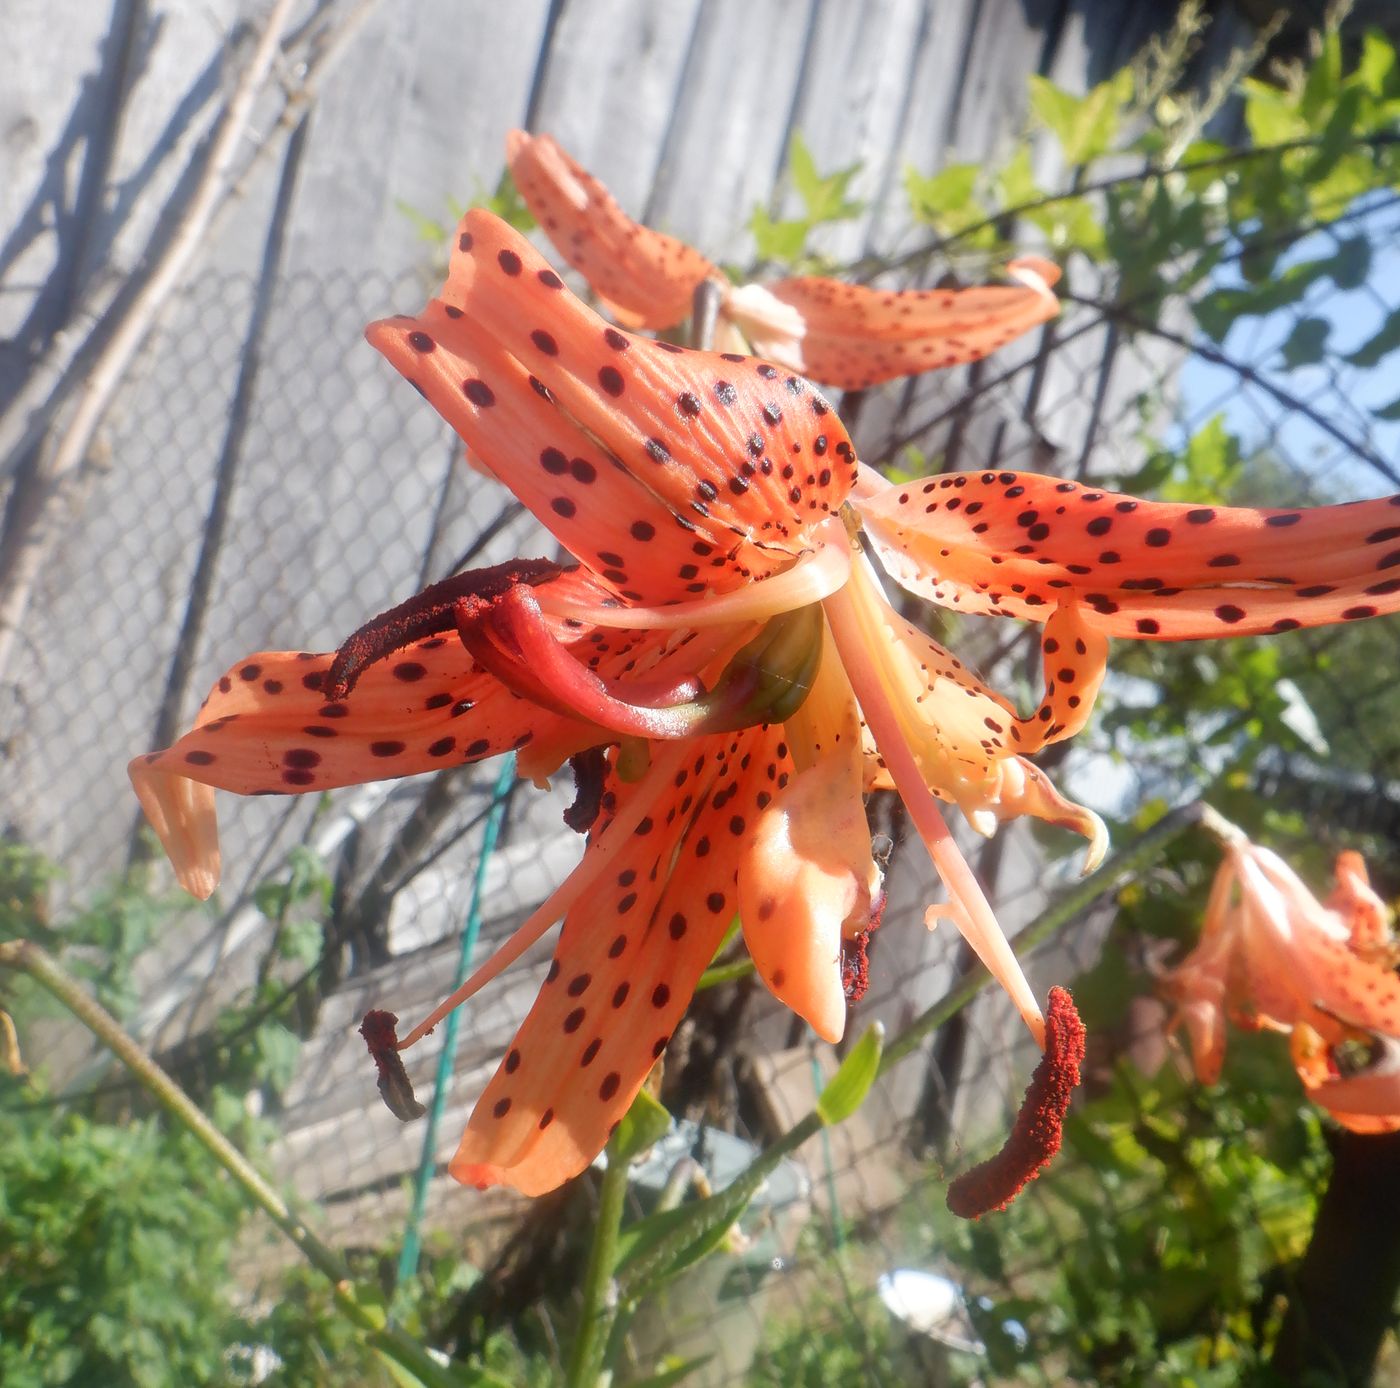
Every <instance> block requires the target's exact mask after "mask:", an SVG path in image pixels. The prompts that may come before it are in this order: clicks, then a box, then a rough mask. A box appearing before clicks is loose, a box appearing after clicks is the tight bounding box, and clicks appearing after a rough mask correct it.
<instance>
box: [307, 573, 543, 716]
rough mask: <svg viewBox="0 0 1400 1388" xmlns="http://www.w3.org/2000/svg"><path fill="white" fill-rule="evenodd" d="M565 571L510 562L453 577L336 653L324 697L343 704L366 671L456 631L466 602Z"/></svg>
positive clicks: (373, 622) (377, 620)
mask: <svg viewBox="0 0 1400 1388" xmlns="http://www.w3.org/2000/svg"><path fill="white" fill-rule="evenodd" d="M561 573H563V569H561V568H560V567H559V565H558V564H554V563H551V562H550V561H549V560H548V559H512V560H509V561H508V562H506V563H504V564H493V565H491V567H490V568H486V569H471V570H469V571H468V572H466V573H462V574H453V575H452V577H451V578H444V579H443V580H442V582H441V583H434V584H431V585H430V586H429V587H427V588H425V589H423V591H422V592H421V593H419V594H417V595H416V596H414V597H411V598H409V599H408V600H407V601H406V602H401V603H400V604H399V605H398V606H397V607H391V608H390V609H389V610H388V611H387V612H381V613H380V614H379V616H377V617H373V618H371V619H370V620H369V621H368V622H366V623H365V624H364V626H362V627H361V628H360V629H359V630H358V631H357V632H355V633H354V634H353V635H352V636H351V637H350V638H349V639H348V640H347V641H345V642H344V644H343V645H342V646H341V647H340V649H339V650H338V651H337V652H336V655H335V660H334V661H332V663H331V668H330V669H329V670H327V671H326V679H325V683H324V684H323V685H322V689H321V692H322V693H323V694H324V695H325V697H326V698H327V699H343V698H344V697H345V696H346V695H347V694H348V693H349V692H350V691H351V690H352V689H354V687H355V684H356V681H358V679H359V678H360V676H361V675H362V674H364V672H365V670H366V668H367V667H368V666H370V665H373V664H374V663H375V661H377V660H383V659H385V658H386V657H387V656H391V655H393V653H394V652H395V651H399V650H402V649H403V648H404V647H405V646H407V645H409V644H410V643H411V642H414V641H421V640H423V639H424V638H425V637H429V636H442V635H444V634H445V633H447V632H453V631H456V630H457V605H458V603H460V602H462V601H463V600H464V599H467V598H477V599H487V600H489V599H491V598H497V597H500V595H501V594H502V593H504V592H506V591H508V590H509V589H510V588H513V587H514V586H515V585H516V584H517V583H528V584H535V583H547V582H548V581H549V580H550V579H551V578H557V577H558V576H559V575H560V574H561Z"/></svg>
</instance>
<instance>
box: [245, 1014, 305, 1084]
mask: <svg viewBox="0 0 1400 1388" xmlns="http://www.w3.org/2000/svg"><path fill="white" fill-rule="evenodd" d="M256 1043H257V1054H258V1063H257V1075H258V1078H260V1079H262V1080H265V1081H266V1082H267V1083H268V1084H269V1085H271V1086H272V1088H273V1089H275V1090H277V1091H278V1092H279V1093H280V1092H281V1091H282V1090H284V1089H285V1088H286V1087H287V1086H288V1085H289V1084H291V1082H292V1076H293V1075H294V1074H295V1073H296V1067H297V1060H298V1058H299V1057H300V1056H301V1038H300V1037H299V1036H297V1034H296V1033H295V1032H292V1031H288V1029H287V1028H286V1027H284V1026H283V1025H282V1024H281V1023H280V1022H264V1023H263V1024H262V1025H261V1026H260V1027H259V1028H258V1029H257V1032H256Z"/></svg>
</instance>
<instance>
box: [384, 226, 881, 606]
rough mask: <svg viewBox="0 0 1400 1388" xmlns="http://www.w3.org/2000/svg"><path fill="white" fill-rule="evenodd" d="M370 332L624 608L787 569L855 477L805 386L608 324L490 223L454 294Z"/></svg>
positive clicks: (518, 241)
mask: <svg viewBox="0 0 1400 1388" xmlns="http://www.w3.org/2000/svg"><path fill="white" fill-rule="evenodd" d="M368 336H369V339H370V341H371V342H372V343H373V344H374V346H376V347H377V348H378V349H379V350H380V351H381V352H383V353H384V354H385V355H386V356H387V357H388V358H389V360H390V361H391V362H393V364H394V365H395V366H396V367H398V369H399V370H400V371H401V372H403V374H404V375H405V376H406V377H407V378H408V379H409V380H410V381H412V382H413V383H414V384H415V385H416V386H417V387H418V388H419V389H420V390H421V391H422V392H423V393H424V394H425V395H426V396H427V398H428V400H429V401H430V402H431V403H432V404H433V406H434V407H435V408H436V409H437V410H438V412H439V413H440V414H441V415H442V416H443V417H444V418H445V419H446V420H447V421H448V422H449V423H450V424H451V425H452V426H453V428H454V429H456V430H457V432H458V433H459V434H460V435H461V437H462V438H463V439H464V440H465V441H466V442H467V444H468V445H469V447H470V448H471V450H472V452H473V453H474V455H475V456H476V458H477V459H478V460H479V461H480V462H481V463H482V464H483V465H484V466H485V467H487V468H488V469H489V470H490V471H491V472H492V473H493V475H495V476H496V477H498V478H499V479H500V480H501V481H502V482H503V483H504V484H505V485H506V486H508V487H509V488H510V489H511V490H512V491H513V492H514V493H515V494H516V496H518V497H519V498H520V499H521V501H523V502H524V503H525V504H526V505H527V506H528V507H529V508H530V509H531V510H532V511H533V512H534V513H535V514H536V515H537V516H538V517H539V518H540V520H541V521H543V523H544V524H545V525H547V526H549V528H550V529H551V530H552V531H553V532H554V534H555V535H556V536H557V537H558V538H559V540H560V541H561V542H562V543H563V544H564V545H566V546H567V547H568V548H569V549H570V550H571V551H572V552H573V553H574V554H576V555H577V556H578V557H579V558H580V559H581V560H582V561H583V562H584V563H586V564H589V565H590V566H591V567H593V568H594V569H595V570H596V571H597V572H598V573H600V574H601V575H602V576H603V577H604V578H606V579H607V580H608V582H609V583H611V584H613V585H614V586H615V587H616V588H617V589H618V590H619V591H621V593H622V595H623V597H625V598H627V599H628V600H629V601H635V602H642V601H646V602H661V601H667V600H683V599H686V598H694V597H695V596H696V595H697V594H699V593H703V592H706V591H709V590H714V591H725V590H726V589H727V588H733V587H735V586H738V585H739V584H742V583H744V582H747V581H748V580H749V579H751V578H757V577H763V576H765V575H767V574H769V573H772V572H774V571H776V570H777V569H780V568H782V567H784V566H786V565H787V564H789V563H790V562H791V561H792V559H793V558H795V557H796V556H797V555H799V554H800V553H802V551H803V549H804V548H805V547H806V545H807V531H808V530H809V528H810V527H812V526H813V525H815V524H816V523H818V522H819V521H821V520H822V519H824V518H825V517H826V516H828V515H829V514H831V513H832V512H833V511H835V510H836V509H837V508H838V507H839V506H840V504H841V502H842V500H843V499H844V498H845V496H846V494H847V492H848V491H849V489H850V487H851V484H852V482H853V481H854V478H855V467H856V464H855V455H854V452H853V451H852V448H851V445H850V441H849V439H848V438H847V437H846V433H845V430H844V429H843V428H842V427H841V425H840V423H839V422H838V421H837V419H836V416H835V415H834V414H833V413H832V412H831V410H830V407H829V406H828V405H827V403H826V402H825V401H824V400H823V399H822V398H821V396H820V395H818V394H817V393H816V392H815V391H814V390H813V389H812V388H811V387H810V386H809V385H808V384H807V382H806V381H804V380H802V379H801V378H800V377H798V376H794V375H792V374H790V373H783V372H780V371H779V370H778V368H776V367H774V366H771V365H769V364H768V363H766V362H759V361H754V360H752V359H750V358H746V357H738V356H732V355H731V356H729V357H726V356H721V355H716V354H713V353H703V352H688V351H686V350H685V349H683V348H679V347H673V346H671V345H670V344H667V343H657V342H653V341H651V340H650V339H647V338H641V337H634V336H631V335H629V334H627V333H623V332H620V331H619V330H618V329H616V328H613V327H610V326H608V325H607V324H606V323H605V322H603V320H602V319H600V318H599V317H598V316H597V315H596V314H594V313H593V312H592V311H591V310H590V309H588V308H587V307H586V306H585V305H584V304H582V303H581V302H580V301H579V300H578V299H576V298H575V297H574V296H573V295H572V294H570V293H569V292H568V290H567V289H566V288H565V287H564V285H563V282H562V281H561V280H560V279H559V277H558V275H556V274H555V273H554V271H553V270H551V269H550V268H549V266H548V265H547V264H546V263H545V262H544V261H543V260H542V259H541V258H540V257H539V256H538V255H537V254H536V252H535V251H534V250H533V248H532V247H531V246H530V244H529V242H527V241H525V240H524V239H523V238H522V237H520V236H519V235H518V234H517V233H516V232H514V231H512V230H511V228H510V227H508V226H507V225H506V224H505V223H504V222H502V221H500V219H499V218H496V217H493V216H492V215H491V214H490V213H488V212H483V211H474V212H469V213H468V214H467V216H466V217H465V218H464V219H463V221H462V224H461V228H460V231H459V235H458V242H457V250H456V251H455V252H454V254H453V257H452V263H451V268H450V271H449V275H448V280H447V284H446V285H445V286H444V288H443V294H442V298H440V299H435V300H433V301H432V302H431V303H430V304H429V305H428V307H427V308H426V309H425V310H424V311H423V312H422V314H420V315H419V316H418V317H417V318H407V317H404V318H392V319H386V320H384V321H381V322H379V323H375V324H372V325H371V327H370V329H369V332H368ZM678 528H679V529H680V530H682V531H684V532H685V535H683V536H677V533H676V532H677V529H678Z"/></svg>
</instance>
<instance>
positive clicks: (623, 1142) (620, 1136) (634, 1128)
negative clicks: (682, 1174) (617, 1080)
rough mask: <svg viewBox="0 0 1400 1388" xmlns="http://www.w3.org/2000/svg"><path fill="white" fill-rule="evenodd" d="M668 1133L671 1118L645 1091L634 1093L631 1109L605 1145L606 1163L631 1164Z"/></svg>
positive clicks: (640, 1090)
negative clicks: (607, 1161)
mask: <svg viewBox="0 0 1400 1388" xmlns="http://www.w3.org/2000/svg"><path fill="white" fill-rule="evenodd" d="M670 1130H671V1115H670V1114H669V1113H668V1112H667V1111H666V1109H665V1107H664V1106H663V1105H662V1104H661V1103H660V1102H658V1101H657V1100H656V1099H653V1098H652V1096H651V1095H650V1094H649V1093H648V1092H647V1090H646V1089H645V1088H643V1089H639V1090H638V1091H637V1097H636V1098H635V1099H633V1100H632V1107H631V1108H629V1109H628V1110H627V1112H626V1113H625V1114H624V1115H623V1117H622V1122H621V1123H619V1124H618V1125H617V1131H616V1132H615V1133H614V1134H613V1135H612V1139H611V1140H610V1141H609V1143H608V1160H609V1161H621V1162H630V1161H634V1160H635V1159H636V1158H637V1157H639V1156H641V1154H642V1153H643V1152H645V1151H646V1150H647V1148H648V1147H651V1146H652V1145H653V1144H655V1143H657V1142H659V1141H660V1140H661V1139H662V1138H663V1137H665V1136H666V1134H667V1133H668V1132H670Z"/></svg>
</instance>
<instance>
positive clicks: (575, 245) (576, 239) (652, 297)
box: [506, 130, 722, 328]
mask: <svg viewBox="0 0 1400 1388" xmlns="http://www.w3.org/2000/svg"><path fill="white" fill-rule="evenodd" d="M506 159H507V162H508V163H509V164H510V171H511V174H512V176H513V177H514V179H515V186H516V188H517V189H519V191H520V196H521V197H522V198H524V199H525V204H526V206H527V207H529V209H530V211H531V212H533V213H534V214H535V220H536V221H538V222H539V224H540V225H541V226H542V227H543V228H544V229H545V231H546V232H547V233H548V235H549V238H550V240H551V241H553V242H554V244H555V245H556V246H557V247H558V249H559V253H560V255H562V256H563V257H564V259H565V260H567V261H568V262H569V264H570V265H572V266H573V267H574V269H575V270H577V271H578V272H579V273H580V274H581V275H582V276H583V277H584V279H586V280H587V281H588V283H589V284H590V285H592V286H593V288H594V289H595V290H596V291H597V293H598V295H599V297H600V298H601V299H603V300H604V302H605V303H606V304H607V306H608V307H609V309H610V310H611V311H612V313H613V315H614V316H615V317H616V318H617V320H618V322H620V323H624V324H626V325H627V326H628V327H646V328H669V327H671V326H672V325H673V324H676V323H679V322H681V320H682V319H685V318H688V317H689V316H690V307H691V300H692V298H693V297H694V294H695V290H696V288H697V287H698V286H699V285H700V284H701V283H702V282H703V281H704V280H707V279H709V278H711V277H712V276H719V274H720V272H719V271H718V270H717V269H716V268H715V267H714V266H713V265H711V264H710V262H709V261H708V260H706V259H705V257H704V256H702V255H701V254H700V252H699V251H696V250H693V249H692V248H691V247H690V246H687V245H686V243H685V242H684V241H678V240H677V239H676V238H675V237H674V236H665V235H663V234H662V233H661V232H659V231H652V230H651V229H650V228H648V227H644V226H641V225H640V224H639V223H637V222H634V221H633V220H632V219H631V218H630V217H629V216H628V215H627V214H626V213H625V212H624V211H623V210H622V208H621V207H619V206H618V204H617V199H616V198H614V197H613V195H612V194H611V193H609V192H608V190H607V189H606V188H605V187H604V186H603V185H602V184H601V183H600V182H599V181H598V180H597V179H596V178H594V177H593V175H592V174H590V173H588V172H587V171H586V170H585V169H583V168H582V167H580V166H579V165H578V164H577V163H575V162H574V160H572V159H571V158H570V157H569V156H568V155H567V154H565V153H564V151H563V149H562V148H561V147H560V145H559V142H558V141H557V140H555V139H554V138H553V137H552V136H549V135H527V134H526V133H525V131H523V130H512V131H511V132H510V133H509V134H508V135H507V136H506ZM721 278H722V277H721Z"/></svg>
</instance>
